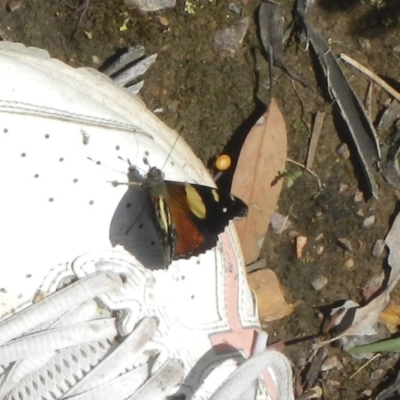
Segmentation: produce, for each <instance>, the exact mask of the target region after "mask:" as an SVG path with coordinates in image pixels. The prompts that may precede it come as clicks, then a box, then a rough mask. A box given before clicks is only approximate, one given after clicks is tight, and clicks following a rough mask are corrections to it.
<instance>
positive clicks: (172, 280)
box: [0, 42, 293, 400]
mask: <svg viewBox="0 0 400 400" xmlns="http://www.w3.org/2000/svg"><path fill="white" fill-rule="evenodd" d="M0 81H1V82H0V87H1V88H2V89H1V91H0V114H1V119H0V121H1V122H0V163H1V164H2V165H1V171H2V182H3V188H4V194H3V196H2V199H1V208H0V213H1V216H0V220H1V221H2V224H1V227H0V240H1V242H2V243H3V246H2V260H3V267H2V268H1V269H0V282H1V284H0V321H2V322H0V344H1V345H2V346H1V347H0V398H1V399H19V400H22V399H41V400H43V399H45V400H47V399H80V400H81V399H96V400H99V399H107V400H108V399H112V400H117V399H121V400H122V399H140V400H147V399H157V400H160V399H166V398H171V399H193V400H200V399H204V400H205V399H207V400H210V399H212V400H217V399H218V400H220V399H223V400H225V399H226V400H234V399H242V400H243V399H255V398H257V399H285V400H286V399H292V398H293V393H292V380H291V370H290V365H289V363H288V361H287V359H286V358H285V357H284V356H283V355H282V354H280V353H278V352H276V351H268V350H267V351H264V349H265V345H266V335H265V334H263V333H262V332H260V327H259V320H258V316H257V311H256V305H255V301H254V299H253V298H252V295H251V292H250V290H249V287H248V285H247V281H246V275H245V270H244V265H243V259H242V255H241V251H240V246H239V244H238V241H237V237H236V234H235V231H234V228H233V226H229V227H228V228H227V229H226V230H225V232H224V233H223V234H221V235H220V241H219V243H218V244H217V246H216V248H214V249H212V250H210V251H207V252H206V253H204V254H202V255H200V256H199V257H192V258H191V259H189V260H179V261H174V262H172V264H171V265H170V266H169V268H168V269H167V270H165V269H158V267H159V266H160V264H161V260H162V251H161V249H160V246H158V237H157V234H156V232H155V229H154V225H153V223H152V222H151V221H150V220H149V216H148V213H147V211H146V207H147V205H146V200H145V198H144V196H143V191H142V190H141V188H140V187H136V188H134V189H131V188H128V189H127V187H126V186H122V185H119V186H116V187H115V186H113V185H112V182H115V181H118V182H127V181H128V177H127V173H128V162H127V160H130V162H131V163H132V164H135V165H136V166H137V167H138V169H139V170H143V171H147V169H148V166H147V164H146V162H145V161H144V159H147V160H148V163H149V164H150V165H151V166H157V167H159V168H162V170H163V172H164V174H165V175H166V177H167V178H168V179H171V180H175V181H187V182H194V183H201V184H205V185H210V186H212V185H213V181H212V179H211V177H210V176H209V174H208V173H207V171H206V170H205V168H204V167H203V165H202V164H201V162H200V161H199V160H198V159H197V158H196V157H195V156H194V154H193V153H192V151H191V150H190V148H189V147H188V146H187V144H186V143H185V142H184V141H183V140H182V139H180V138H179V140H177V134H176V133H175V132H174V131H172V130H171V129H169V128H167V127H166V126H165V125H164V124H163V123H161V122H160V121H159V120H158V119H157V118H156V117H155V116H154V115H153V114H152V113H150V112H149V111H148V110H147V109H146V107H145V106H144V105H143V103H142V102H141V101H140V100H139V99H138V98H137V97H135V96H133V95H131V94H129V93H128V92H127V91H124V90H122V89H119V88H117V87H116V86H115V85H113V84H112V82H111V81H110V80H109V79H108V78H106V77H105V76H103V75H102V74H100V73H98V72H96V71H94V70H91V69H73V68H70V67H68V66H67V65H65V64H63V63H61V62H60V61H57V60H53V59H50V58H49V57H48V55H47V53H46V52H44V51H41V50H37V49H31V48H24V47H23V46H20V45H15V44H10V43H5V42H2V43H0ZM136 189H137V190H136ZM77 256H78V257H77ZM143 265H144V266H145V267H144V266H143ZM249 357H250V358H249ZM261 376H262V379H259V378H260V377H261ZM169 396H172V397H169Z"/></svg>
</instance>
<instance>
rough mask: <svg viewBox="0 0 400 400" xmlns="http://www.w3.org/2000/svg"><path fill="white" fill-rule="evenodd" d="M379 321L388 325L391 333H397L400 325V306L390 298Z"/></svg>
mask: <svg viewBox="0 0 400 400" xmlns="http://www.w3.org/2000/svg"><path fill="white" fill-rule="evenodd" d="M379 322H380V323H381V324H384V325H386V327H387V328H388V329H389V332H390V333H396V332H397V331H398V329H397V327H398V326H399V325H400V306H399V305H398V304H396V303H395V302H394V301H392V300H390V301H389V304H388V305H387V306H386V308H385V309H384V310H383V311H382V312H381V313H380V315H379Z"/></svg>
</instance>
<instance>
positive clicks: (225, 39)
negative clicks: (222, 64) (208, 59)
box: [214, 17, 250, 56]
mask: <svg viewBox="0 0 400 400" xmlns="http://www.w3.org/2000/svg"><path fill="white" fill-rule="evenodd" d="M249 24H250V18H249V17H246V18H243V19H241V20H240V21H238V22H236V24H234V25H233V26H231V27H230V28H226V29H221V30H219V31H217V32H216V33H215V35H214V50H215V51H217V52H218V53H223V54H226V55H230V56H233V55H234V54H235V53H236V51H237V50H238V49H239V47H240V46H241V44H242V42H243V39H244V36H245V35H246V32H247V30H248V28H249Z"/></svg>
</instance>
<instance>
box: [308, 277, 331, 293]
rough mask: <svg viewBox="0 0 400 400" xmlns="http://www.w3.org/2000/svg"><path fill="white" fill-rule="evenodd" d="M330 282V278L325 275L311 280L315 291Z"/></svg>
mask: <svg viewBox="0 0 400 400" xmlns="http://www.w3.org/2000/svg"><path fill="white" fill-rule="evenodd" d="M327 283H328V278H327V277H325V276H322V275H321V276H319V277H318V278H317V279H315V280H314V281H312V282H311V286H312V287H313V289H314V290H315V291H317V292H318V291H319V290H321V289H322V288H323V287H324V286H326V284H327Z"/></svg>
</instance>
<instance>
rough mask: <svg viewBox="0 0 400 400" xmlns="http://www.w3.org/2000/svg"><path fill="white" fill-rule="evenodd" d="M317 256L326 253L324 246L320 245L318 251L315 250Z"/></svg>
mask: <svg viewBox="0 0 400 400" xmlns="http://www.w3.org/2000/svg"><path fill="white" fill-rule="evenodd" d="M315 251H316V253H317V254H322V253H323V251H324V246H323V245H322V244H319V245H318V246H317V247H316V249H315Z"/></svg>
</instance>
